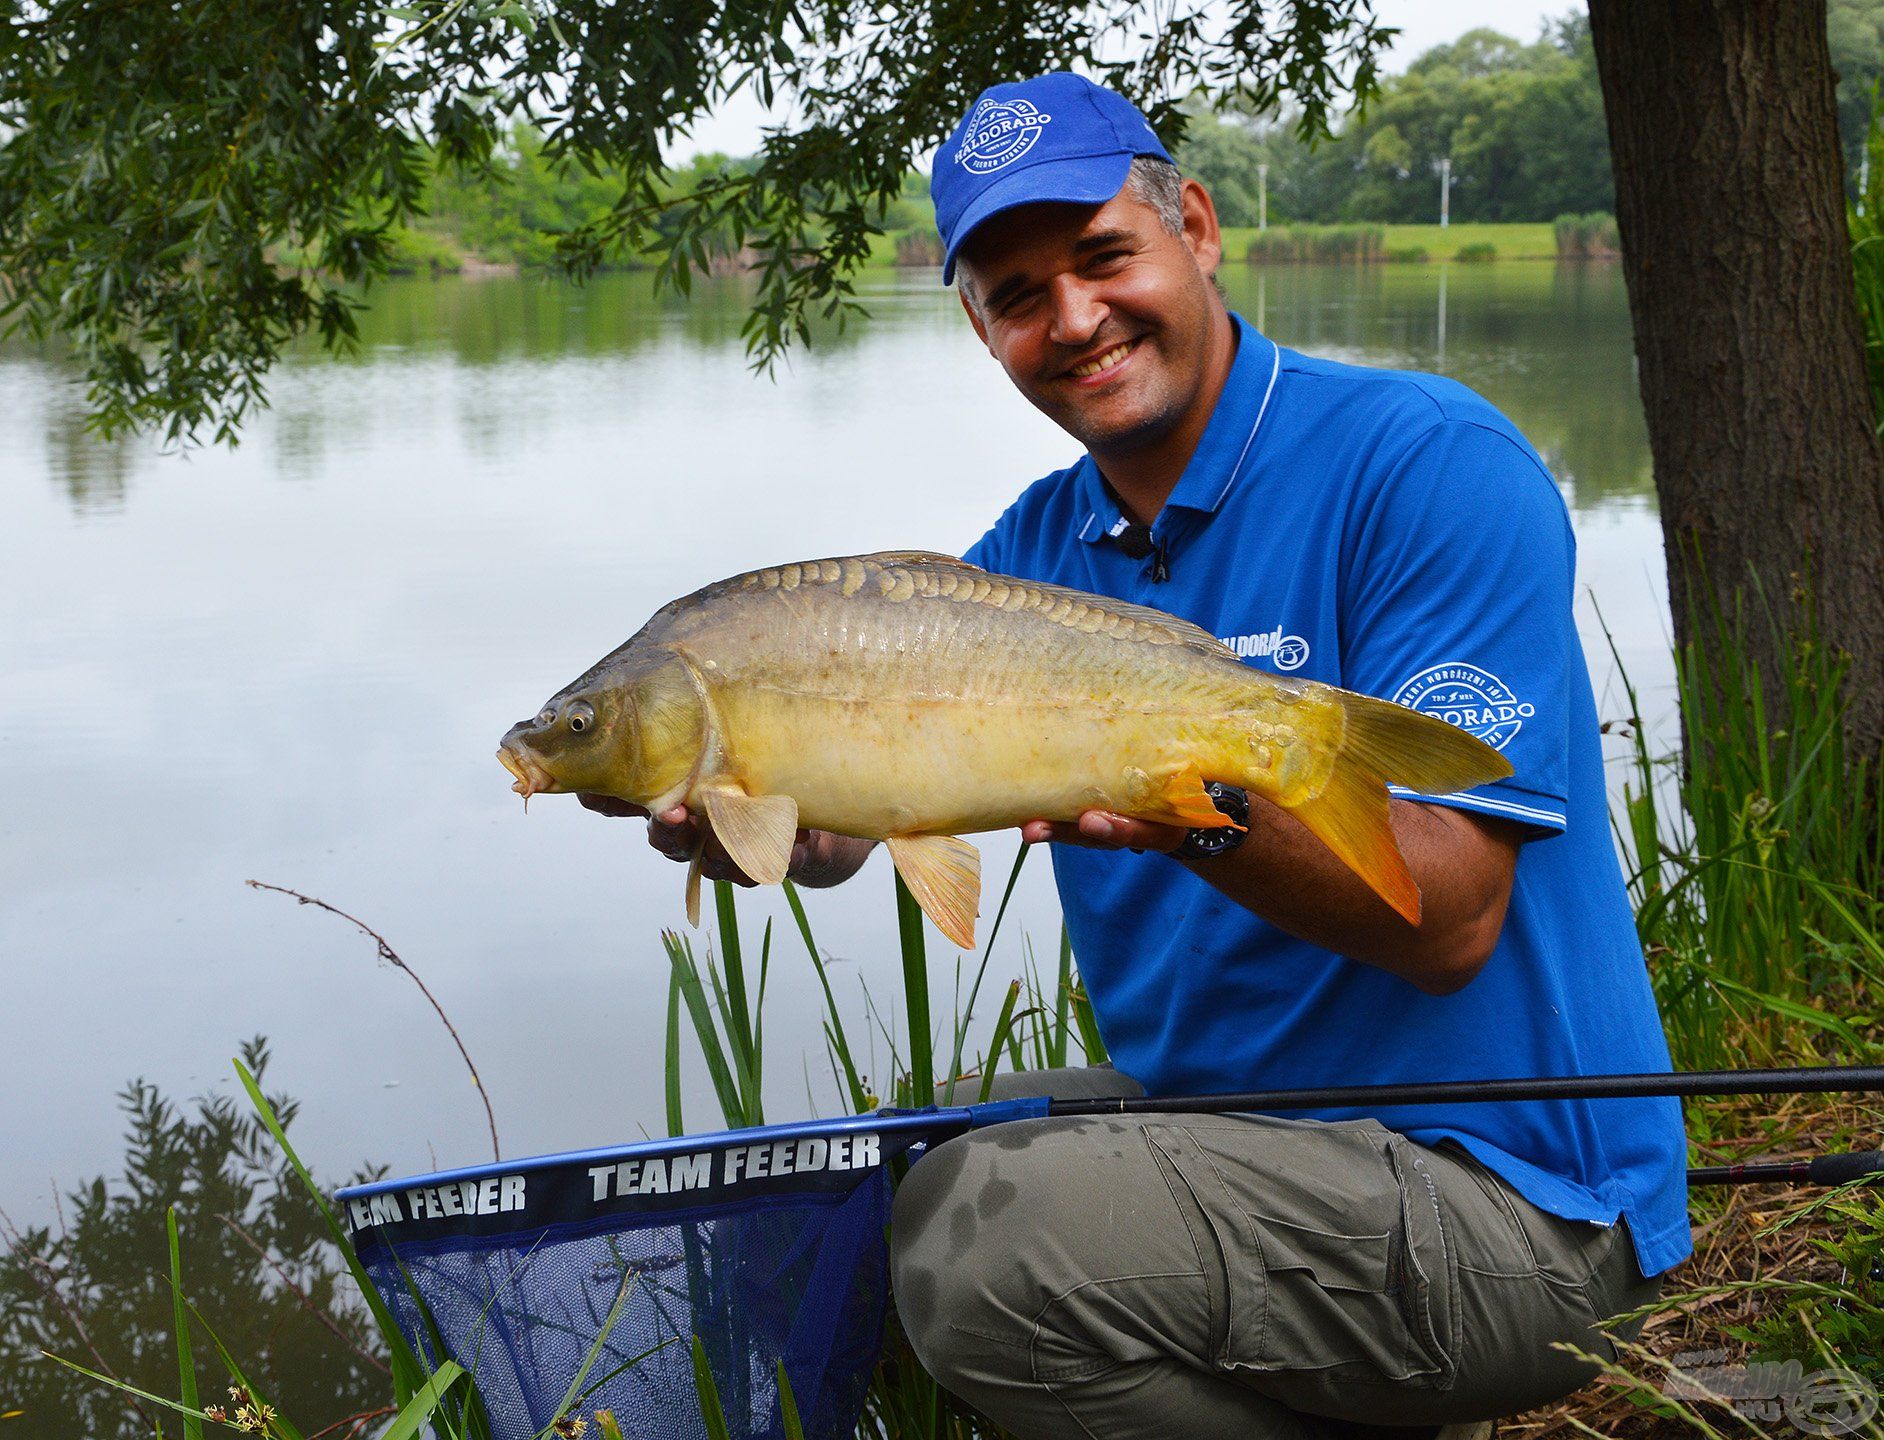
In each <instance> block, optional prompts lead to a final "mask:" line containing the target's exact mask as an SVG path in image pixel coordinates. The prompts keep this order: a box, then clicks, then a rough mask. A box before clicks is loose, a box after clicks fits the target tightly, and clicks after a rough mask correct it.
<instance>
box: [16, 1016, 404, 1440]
mask: <svg viewBox="0 0 1884 1440" xmlns="http://www.w3.org/2000/svg"><path fill="white" fill-rule="evenodd" d="M243 1055H244V1058H245V1059H246V1061H247V1062H248V1064H249V1065H250V1067H251V1068H252V1069H254V1070H255V1071H257V1072H258V1073H259V1072H262V1071H264V1070H265V1068H266V1066H267V1063H268V1055H267V1051H266V1048H265V1047H264V1046H263V1044H262V1042H261V1041H259V1040H256V1041H251V1042H250V1043H249V1044H248V1045H247V1046H245V1047H244V1049H243ZM119 1099H120V1103H121V1105H122V1106H123V1109H124V1113H125V1117H126V1121H127V1123H128V1133H127V1136H126V1151H125V1161H124V1173H123V1175H122V1176H121V1177H119V1178H118V1179H117V1180H115V1181H108V1180H106V1179H105V1178H103V1177H100V1178H98V1179H96V1180H94V1181H92V1182H91V1183H90V1184H88V1185H83V1186H80V1187H79V1188H77V1189H76V1190H73V1191H72V1192H70V1193H69V1194H68V1195H67V1196H66V1199H65V1202H64V1205H63V1208H62V1216H61V1220H60V1223H59V1224H58V1226H57V1228H56V1229H53V1228H44V1229H35V1230H28V1231H26V1232H25V1233H23V1234H19V1235H12V1234H11V1233H9V1240H10V1242H11V1243H10V1244H9V1245H8V1247H7V1249H6V1250H5V1252H4V1254H0V1402H3V1403H0V1409H8V1410H13V1409H17V1410H21V1411H23V1412H24V1414H23V1415H22V1416H21V1417H20V1419H19V1420H18V1421H17V1422H15V1423H14V1424H13V1425H12V1426H11V1427H10V1428H9V1430H8V1433H9V1434H17V1435H19V1436H20V1440H27V1437H38V1436H45V1437H48V1440H50V1437H54V1436H59V1437H64V1436H78V1435H84V1436H92V1437H107V1436H125V1437H130V1436H148V1435H149V1434H150V1433H151V1431H152V1425H151V1423H150V1421H149V1420H147V1419H145V1418H143V1417H141V1416H140V1415H139V1413H138V1411H137V1409H135V1408H134V1407H133V1406H132V1405H131V1404H129V1403H127V1401H126V1399H125V1398H124V1397H123V1396H122V1394H120V1393H114V1392H113V1391H112V1390H110V1389H108V1388H104V1387H101V1386H100V1385H98V1384H97V1383H95V1382H94V1381H92V1380H90V1379H87V1378H85V1377H84V1376H81V1375H79V1374H78V1373H76V1372H74V1371H72V1370H70V1369H63V1368H60V1367H58V1366H54V1365H51V1364H48V1363H47V1362H46V1361H44V1360H43V1359H42V1358H41V1351H50V1352H52V1353H54V1354H57V1355H62V1356H68V1357H70V1358H72V1359H74V1360H76V1361H79V1362H81V1363H82V1364H84V1365H85V1366H86V1367H87V1368H88V1369H89V1368H98V1369H103V1370H109V1371H110V1372H111V1374H112V1375H113V1376H115V1377H117V1378H119V1379H121V1380H123V1381H125V1382H126V1383H129V1384H132V1385H135V1386H137V1387H138V1388H140V1389H142V1390H145V1391H150V1392H155V1393H160V1394H161V1393H164V1392H167V1391H169V1390H170V1389H171V1387H173V1386H175V1385H176V1384H177V1382H178V1379H179V1372H180V1369H182V1368H183V1367H185V1366H188V1368H189V1371H190V1373H192V1374H194V1373H195V1366H194V1364H191V1363H190V1361H189V1360H188V1359H187V1358H186V1357H187V1356H188V1354H189V1349H188V1332H187V1328H185V1326H184V1323H183V1322H181V1321H180V1320H179V1318H178V1317H179V1315H180V1314H181V1313H182V1312H183V1311H184V1310H185V1309H186V1308H188V1307H193V1308H194V1311H195V1313H196V1314H197V1315H200V1316H201V1317H202V1322H201V1323H202V1324H204V1325H213V1326H214V1328H215V1334H216V1336H217V1337H219V1339H220V1342H221V1344H222V1345H223V1346H224V1347H226V1348H227V1349H228V1350H229V1351H231V1352H235V1353H240V1354H243V1355H245V1356H250V1357H253V1358H252V1359H250V1360H249V1361H248V1362H247V1371H246V1381H247V1383H248V1384H249V1385H250V1386H251V1387H253V1388H254V1390H255V1392H256V1393H257V1394H266V1395H267V1396H268V1397H269V1400H270V1402H271V1403H272V1404H274V1405H276V1406H277V1407H278V1408H280V1409H281V1410H283V1411H284V1412H288V1413H294V1414H299V1415H302V1416H304V1417H308V1418H310V1419H313V1420H314V1421H315V1425H314V1428H319V1426H320V1425H324V1424H326V1423H328V1422H329V1421H332V1420H336V1419H338V1418H340V1416H341V1415H344V1414H346V1413H348V1412H349V1411H358V1410H366V1409H370V1408H373V1406H374V1404H375V1403H377V1402H375V1400H374V1398H373V1397H374V1396H375V1395H377V1394H380V1393H383V1390H384V1388H385V1386H386V1383H387V1382H386V1376H385V1374H384V1365H383V1362H382V1361H381V1359H380V1356H381V1355H382V1354H383V1351H382V1350H381V1347H380V1346H379V1345H378V1343H377V1342H375V1341H374V1340H372V1339H371V1338H370V1335H371V1323H370V1321H369V1320H368V1318H367V1317H366V1316H365V1315H364V1314H363V1313H362V1312H361V1310H360V1309H359V1307H358V1304H357V1302H356V1301H355V1300H353V1299H352V1298H351V1297H350V1292H349V1290H348V1287H347V1280H346V1272H345V1270H344V1269H343V1268H342V1267H341V1266H340V1265H338V1264H336V1263H335V1260H334V1256H333V1252H332V1251H331V1250H329V1249H328V1248H327V1246H326V1239H327V1235H326V1230H325V1227H324V1226H323V1224H322V1221H321V1217H320V1214H319V1211H318V1209H317V1208H316V1207H315V1205H314V1204H313V1202H312V1201H310V1199H309V1197H308V1195H307V1193H306V1192H305V1191H304V1190H303V1189H302V1187H301V1185H300V1184H299V1182H298V1180H297V1179H296V1177H295V1175H294V1173H293V1171H292V1169H291V1167H290V1166H289V1165H288V1164H287V1163H286V1162H285V1161H284V1160H283V1159H282V1158H281V1156H280V1155H279V1154H278V1153H276V1152H275V1151H274V1149H273V1147H271V1145H270V1144H269V1137H268V1133H267V1131H266V1129H265V1127H264V1126H263V1124H262V1123H261V1122H260V1121H259V1120H258V1119H257V1118H256V1117H255V1116H254V1115H253V1114H250V1113H248V1111H247V1110H246V1109H241V1108H238V1105H237V1102H235V1101H233V1100H232V1099H230V1097H228V1096H227V1095H213V1094H212V1095H208V1096H204V1097H202V1098H200V1099H198V1100H196V1101H195V1102H194V1105H193V1111H192V1112H187V1113H186V1112H185V1111H184V1110H182V1109H180V1108H179V1107H177V1106H175V1105H173V1104H172V1103H171V1102H170V1101H168V1100H166V1099H165V1098H164V1097H163V1096H162V1095H160V1094H159V1093H158V1091H157V1090H156V1089H155V1088H153V1087H152V1086H150V1085H148V1084H145V1083H144V1082H142V1081H137V1082H134V1083H133V1084H131V1085H130V1086H129V1087H128V1088H127V1089H126V1090H125V1091H124V1092H123V1093H122V1094H121V1096H120V1097H119ZM273 1103H274V1106H275V1108H276V1110H277V1111H278V1112H279V1113H280V1114H281V1115H282V1116H283V1117H284V1119H285V1120H286V1121H289V1122H291V1121H292V1120H293V1117H294V1113H295V1108H296V1107H295V1106H294V1104H293V1103H292V1102H290V1101H288V1100H286V1099H281V1098H277V1099H276V1100H275V1101H274V1102H273ZM173 1223H174V1225H175V1227H176V1234H177V1235H178V1236H179V1242H178V1243H179V1248H180V1253H181V1255H182V1257H183V1258H184V1259H185V1260H187V1263H188V1271H189V1273H190V1276H191V1288H190V1290H189V1292H188V1295H187V1307H186V1299H185V1296H184V1294H183V1293H182V1292H181V1291H179V1290H177V1289H175V1288H173V1285H172V1277H173V1275H176V1276H178V1277H181V1274H182V1269H181V1268H180V1267H179V1268H176V1269H173V1265H172V1252H171V1250H170V1247H169V1240H168V1237H169V1235H170V1233H171V1231H170V1227H171V1225H172V1224H173ZM257 1247H259V1249H258V1248H257ZM296 1291H299V1292H300V1293H299V1294H298V1295H297V1294H296V1293H295V1292H296ZM303 1297H305V1298H303ZM317 1312H318V1313H317ZM322 1317H326V1318H325V1319H323V1318H322ZM330 1323H331V1326H332V1327H333V1328H330ZM204 1333H207V1332H206V1331H205V1332H204ZM205 1391H206V1398H207V1399H208V1400H210V1401H221V1400H223V1398H224V1397H223V1385H222V1384H216V1385H214V1386H206V1387H205ZM184 1402H185V1404H186V1405H189V1406H191V1408H194V1407H193V1402H192V1399H191V1395H190V1393H189V1391H188V1390H187V1389H186V1390H185V1391H184ZM139 1403H140V1404H143V1405H144V1408H145V1411H146V1412H147V1413H148V1414H151V1415H154V1414H155V1411H154V1410H153V1408H152V1407H151V1406H150V1404H149V1403H148V1402H139ZM230 1408H233V1407H230ZM164 1423H165V1426H166V1428H168V1429H171V1430H172V1431H173V1432H174V1431H175V1430H177V1429H178V1428H181V1430H182V1433H184V1434H186V1435H188V1434H191V1433H195V1432H194V1431H193V1429H192V1423H191V1422H190V1421H187V1420H186V1421H185V1422H184V1423H183V1425H182V1426H181V1427H178V1426H177V1424H176V1422H175V1420H174V1418H171V1419H166V1420H165V1422H164ZM195 1423H196V1424H200V1421H197V1422H195Z"/></svg>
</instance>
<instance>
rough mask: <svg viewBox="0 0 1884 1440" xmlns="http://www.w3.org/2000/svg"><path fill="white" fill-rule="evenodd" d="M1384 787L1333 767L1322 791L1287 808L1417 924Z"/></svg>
mask: <svg viewBox="0 0 1884 1440" xmlns="http://www.w3.org/2000/svg"><path fill="white" fill-rule="evenodd" d="M1388 807H1389V800H1388V795H1387V787H1386V786H1385V785H1384V784H1383V783H1382V782H1381V779H1380V776H1379V775H1378V774H1375V773H1373V772H1370V771H1366V770H1362V769H1358V768H1355V769H1350V768H1349V767H1347V766H1345V765H1337V766H1336V767H1335V771H1334V774H1333V775H1331V776H1330V777H1329V778H1328V784H1327V788H1325V789H1324V790H1323V791H1322V792H1321V794H1319V795H1317V796H1316V797H1315V798H1314V799H1313V800H1308V801H1305V802H1303V803H1302V804H1300V805H1292V806H1290V807H1289V813H1290V814H1291V815H1293V816H1294V817H1295V818H1296V819H1297V820H1300V821H1301V822H1302V823H1303V824H1304V825H1306V826H1307V827H1308V828H1309V830H1310V832H1311V833H1312V834H1313V835H1314V836H1315V838H1316V839H1318V840H1320V841H1321V843H1322V844H1324V845H1326V846H1327V847H1328V848H1329V849H1330V850H1332V851H1334V853H1335V856H1336V858H1337V859H1339V860H1340V861H1341V863H1342V864H1344V865H1346V866H1347V867H1348V868H1349V869H1350V870H1352V871H1353V872H1354V873H1355V874H1356V875H1359V876H1360V877H1361V879H1363V880H1365V881H1366V882H1367V884H1368V887H1369V888H1370V889H1372V890H1373V892H1374V893H1375V894H1376V895H1378V896H1380V898H1381V899H1382V900H1385V901H1386V902H1387V903H1388V904H1389V905H1391V906H1393V908H1394V909H1395V910H1397V911H1399V912H1400V915H1401V917H1402V918H1403V919H1405V921H1406V922H1407V924H1409V925H1417V924H1419V923H1420V887H1419V886H1418V885H1416V884H1414V883H1413V876H1412V874H1411V873H1410V872H1409V871H1408V870H1407V868H1406V860H1405V858H1404V857H1403V856H1402V855H1401V854H1400V846H1399V844H1398V843H1397V842H1396V841H1395V840H1394V838H1393V825H1392V823H1391V821H1390V820H1389V819H1388Z"/></svg>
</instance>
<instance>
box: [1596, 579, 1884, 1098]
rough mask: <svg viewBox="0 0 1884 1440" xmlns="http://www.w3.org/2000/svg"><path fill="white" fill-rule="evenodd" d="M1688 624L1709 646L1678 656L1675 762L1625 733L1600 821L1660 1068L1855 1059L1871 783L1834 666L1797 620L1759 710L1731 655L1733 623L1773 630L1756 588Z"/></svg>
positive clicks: (1871, 872) (1875, 817)
mask: <svg viewBox="0 0 1884 1440" xmlns="http://www.w3.org/2000/svg"><path fill="white" fill-rule="evenodd" d="M1691 613H1693V614H1695V615H1696V616H1698V617H1702V619H1703V620H1704V623H1707V624H1709V625H1711V626H1712V627H1713V629H1714V632H1715V633H1714V635H1713V637H1712V639H1713V643H1712V644H1711V645H1701V644H1698V643H1690V644H1689V645H1687V646H1685V647H1684V648H1683V650H1682V651H1681V653H1680V654H1679V655H1678V656H1677V657H1676V659H1677V664H1676V670H1677V676H1678V686H1679V693H1680V701H1681V714H1682V719H1683V724H1684V726H1685V727H1686V730H1687V736H1688V753H1689V755H1690V757H1691V758H1690V761H1689V764H1688V766H1687V768H1686V769H1685V770H1682V769H1681V768H1680V767H1679V765H1678V763H1677V762H1676V761H1675V760H1673V759H1662V758H1657V757H1653V756H1651V754H1650V752H1649V750H1648V746H1647V741H1646V739H1645V738H1644V737H1643V735H1642V732H1641V729H1640V726H1639V724H1637V726H1636V728H1635V731H1634V765H1633V769H1632V774H1631V778H1630V780H1629V782H1628V783H1627V785H1626V786H1625V789H1624V804H1623V808H1622V810H1621V812H1620V813H1619V814H1618V815H1617V816H1616V817H1615V819H1616V823H1617V827H1618V833H1619V837H1620V840H1621V843H1622V846H1623V850H1624V853H1625V855H1626V856H1627V857H1628V859H1629V864H1630V867H1631V869H1632V870H1633V873H1632V875H1631V876H1630V879H1629V890H1630V899H1631V901H1632V902H1633V904H1634V907H1635V911H1636V923H1637V929H1638V931H1639V933H1640V935H1641V937H1642V942H1643V945H1644V948H1645V949H1646V951H1647V953H1648V956H1649V973H1650V975H1651V976H1652V977H1653V979H1654V982H1655V989H1656V998H1657V1000H1658V1002H1659V1003H1660V1006H1661V1011H1662V1018H1663V1021H1664V1023H1665V1026H1666V1029H1667V1033H1668V1040H1669V1046H1670V1048H1671V1050H1672V1051H1673V1053H1674V1059H1675V1064H1676V1066H1677V1068H1686V1069H1706V1068H1712V1067H1717V1066H1718V1067H1726V1066H1734V1065H1743V1064H1746V1063H1748V1062H1750V1061H1751V1062H1754V1063H1761V1064H1772V1063H1781V1062H1784V1061H1797V1060H1801V1059H1804V1060H1808V1061H1816V1060H1818V1059H1824V1060H1828V1061H1829V1060H1831V1059H1833V1058H1837V1059H1844V1060H1850V1061H1854V1062H1866V1061H1869V1060H1870V1059H1872V1058H1873V1057H1874V1056H1875V1054H1876V1052H1877V1049H1878V1043H1879V1041H1878V1037H1879V1033H1880V1022H1879V1020H1878V1008H1877V1007H1878V1005H1879V1003H1880V1002H1884V900H1880V881H1881V880H1884V828H1881V827H1880V825H1879V817H1880V816H1881V815H1884V776H1880V774H1878V773H1873V772H1872V771H1871V769H1870V768H1869V767H1868V766H1867V764H1866V763H1865V762H1863V761H1862V760H1857V761H1854V760H1851V759H1850V758H1849V757H1848V754H1847V750H1846V743H1845V742H1846V736H1845V727H1844V703H1843V699H1842V696H1841V692H1840V685H1841V682H1842V680H1843V677H1844V674H1845V671H1846V669H1847V667H1848V665H1849V659H1848V657H1846V656H1844V655H1840V654H1834V653H1832V652H1830V651H1828V650H1827V649H1826V647H1825V646H1824V645H1823V644H1821V643H1820V642H1819V640H1818V638H1817V636H1816V634H1815V633H1814V632H1813V630H1812V629H1811V627H1810V625H1809V623H1808V626H1807V628H1806V630H1805V632H1804V633H1803V634H1802V635H1799V636H1797V637H1795V638H1794V639H1793V641H1792V643H1791V644H1790V645H1780V646H1778V647H1777V648H1778V651H1779V653H1781V654H1784V655H1787V656H1789V658H1790V661H1791V668H1790V670H1789V671H1788V673H1787V674H1786V675H1785V676H1784V677H1783V682H1784V683H1783V689H1782V691H1781V692H1780V693H1782V694H1783V697H1784V701H1783V705H1784V708H1783V711H1782V713H1780V714H1777V715H1774V714H1768V713H1767V711H1766V702H1765V700H1764V698H1763V691H1762V688H1761V685H1760V676H1759V674H1758V672H1757V669H1756V668H1755V667H1754V665H1753V664H1752V662H1751V661H1749V660H1747V659H1745V658H1744V657H1745V656H1746V654H1747V647H1746V644H1745V636H1746V635H1747V633H1748V629H1749V627H1750V626H1752V625H1772V624H1773V623H1775V622H1774V621H1773V619H1772V616H1771V613H1770V610H1769V609H1768V607H1767V606H1765V605H1764V604H1763V603H1762V602H1761V600H1760V598H1759V596H1758V594H1757V592H1756V593H1755V595H1754V597H1753V598H1752V599H1750V600H1746V601H1737V602H1736V603H1735V604H1734V606H1732V607H1731V608H1727V607H1723V606H1720V605H1717V604H1707V603H1698V604H1696V605H1694V606H1691ZM1711 656H1718V657H1721V658H1720V659H1718V660H1716V659H1712V658H1710V657H1711ZM1624 683H1625V685H1627V679H1626V677H1625V682H1624ZM1628 695H1629V702H1630V707H1631V709H1632V710H1637V709H1638V707H1637V705H1636V696H1635V692H1634V689H1633V687H1629V688H1628Z"/></svg>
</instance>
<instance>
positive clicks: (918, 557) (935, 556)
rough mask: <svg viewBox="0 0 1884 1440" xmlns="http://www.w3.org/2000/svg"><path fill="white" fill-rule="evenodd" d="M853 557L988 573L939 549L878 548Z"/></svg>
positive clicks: (891, 563) (879, 562) (886, 563)
mask: <svg viewBox="0 0 1884 1440" xmlns="http://www.w3.org/2000/svg"><path fill="white" fill-rule="evenodd" d="M855 558H856V559H859V560H863V561H874V562H875V563H877V564H878V565H946V566H948V568H949V569H951V570H968V571H971V572H972V573H974V574H976V575H986V574H987V573H988V572H987V571H986V570H983V569H982V568H981V567H980V566H979V565H970V564H969V563H968V562H967V561H966V560H964V559H962V558H961V557H960V556H958V555H944V554H942V553H941V551H939V550H879V551H877V552H876V553H875V554H874V555H859V556H856V557H855Z"/></svg>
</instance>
